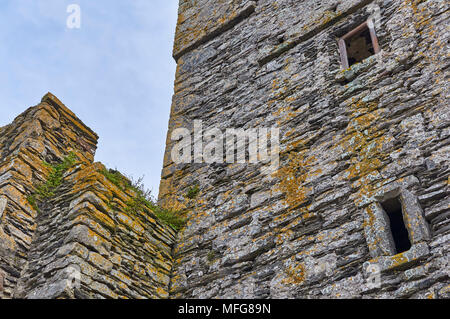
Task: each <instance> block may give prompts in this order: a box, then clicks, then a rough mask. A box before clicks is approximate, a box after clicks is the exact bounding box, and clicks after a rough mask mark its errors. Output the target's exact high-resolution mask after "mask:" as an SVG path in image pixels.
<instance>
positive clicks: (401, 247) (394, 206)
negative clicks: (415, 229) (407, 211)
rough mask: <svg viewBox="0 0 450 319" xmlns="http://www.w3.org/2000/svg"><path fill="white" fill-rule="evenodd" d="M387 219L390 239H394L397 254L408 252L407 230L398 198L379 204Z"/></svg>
mask: <svg viewBox="0 0 450 319" xmlns="http://www.w3.org/2000/svg"><path fill="white" fill-rule="evenodd" d="M381 206H382V207H383V209H384V211H385V212H386V214H387V216H388V217H389V222H390V227H391V233H392V238H393V239H394V244H395V250H396V253H397V254H401V253H403V252H405V251H408V250H409V249H410V248H411V241H410V240H409V233H408V229H407V228H406V225H405V222H404V220H403V211H402V203H401V202H400V199H399V198H398V197H395V198H392V199H389V200H387V201H385V202H384V203H382V204H381Z"/></svg>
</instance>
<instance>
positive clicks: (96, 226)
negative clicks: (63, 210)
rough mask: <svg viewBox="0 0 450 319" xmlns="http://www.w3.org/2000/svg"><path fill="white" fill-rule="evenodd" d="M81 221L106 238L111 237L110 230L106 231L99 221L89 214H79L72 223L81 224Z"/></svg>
mask: <svg viewBox="0 0 450 319" xmlns="http://www.w3.org/2000/svg"><path fill="white" fill-rule="evenodd" d="M79 223H81V224H85V225H86V226H88V227H89V228H91V229H92V230H94V231H95V232H97V233H98V234H100V235H101V236H102V237H104V238H106V239H110V238H111V234H110V233H109V232H108V231H106V230H105V229H104V228H103V227H102V226H101V225H100V224H99V223H97V222H95V221H93V220H92V219H90V218H89V217H88V216H85V215H80V216H77V217H76V218H75V219H74V221H73V223H72V224H79Z"/></svg>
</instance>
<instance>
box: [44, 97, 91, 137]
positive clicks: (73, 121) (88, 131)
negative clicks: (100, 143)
mask: <svg viewBox="0 0 450 319" xmlns="http://www.w3.org/2000/svg"><path fill="white" fill-rule="evenodd" d="M42 103H49V104H51V105H56V106H58V107H59V108H58V111H60V113H61V116H63V117H64V118H66V119H67V120H69V122H70V123H71V124H72V125H74V126H75V127H76V128H78V129H79V130H81V131H82V132H83V133H84V134H86V135H87V136H89V137H90V138H91V139H92V140H94V141H97V139H98V135H97V134H96V133H95V132H93V131H92V130H91V129H90V128H89V127H87V126H86V125H84V124H83V122H81V120H79V119H78V118H77V117H76V115H75V114H74V113H73V112H72V111H71V110H69V109H68V108H67V107H66V106H65V105H64V104H63V103H62V102H61V101H60V100H59V99H58V98H57V97H56V96H54V95H53V94H51V93H47V94H46V95H45V96H44V97H43V98H42Z"/></svg>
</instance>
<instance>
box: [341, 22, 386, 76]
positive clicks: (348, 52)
mask: <svg viewBox="0 0 450 319" xmlns="http://www.w3.org/2000/svg"><path fill="white" fill-rule="evenodd" d="M339 51H340V54H341V62H342V67H343V68H344V69H347V68H349V67H350V66H352V65H354V64H356V63H359V62H362V61H363V60H365V59H367V58H368V57H370V56H372V55H374V54H377V53H379V52H380V46H379V44H378V39H377V36H376V33H375V28H374V25H373V22H372V21H371V20H368V21H366V22H364V23H363V24H361V25H360V26H358V27H357V28H355V29H353V30H352V31H350V32H349V33H347V34H346V35H344V36H343V37H342V38H341V39H339Z"/></svg>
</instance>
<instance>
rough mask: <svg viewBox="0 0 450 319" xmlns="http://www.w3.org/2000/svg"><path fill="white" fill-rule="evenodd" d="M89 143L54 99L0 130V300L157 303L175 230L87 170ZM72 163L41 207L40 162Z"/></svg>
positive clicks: (95, 169) (86, 132)
mask: <svg viewBox="0 0 450 319" xmlns="http://www.w3.org/2000/svg"><path fill="white" fill-rule="evenodd" d="M97 138H98V137H97V135H96V134H95V133H94V132H92V131H91V130H90V129H89V128H88V127H86V126H85V125H84V124H83V123H82V122H81V121H80V120H79V119H78V118H77V117H76V116H75V115H74V114H73V113H72V112H71V111H70V110H69V109H68V108H67V107H65V106H64V105H63V104H62V103H61V102H60V101H59V100H58V99H57V98H56V97H55V96H53V95H52V94H47V95H46V96H45V97H44V98H43V99H42V102H41V103H40V104H39V105H37V106H35V107H31V108H29V109H28V110H27V111H25V112H24V113H23V114H21V115H20V116H18V117H17V118H16V119H15V120H14V122H13V123H12V124H10V125H7V126H5V127H2V128H0V151H1V158H0V298H166V297H168V291H169V281H170V274H171V268H172V255H171V251H172V245H173V244H174V240H175V231H174V230H173V229H172V228H171V227H169V226H167V225H166V224H165V223H163V222H161V221H159V220H158V219H157V218H156V217H155V215H154V213H153V212H152V211H151V210H149V209H140V210H134V211H130V210H129V209H127V205H128V203H129V201H130V200H131V199H133V198H135V197H136V193H135V191H133V190H132V189H123V188H121V187H119V186H120V185H115V184H114V183H112V182H111V181H110V180H109V179H108V178H106V177H105V175H104V174H102V173H101V172H102V171H104V170H105V169H106V168H105V167H104V166H103V165H102V164H100V163H94V162H93V160H94V153H95V149H96V145H97ZM68 154H74V155H75V156H76V157H77V161H76V163H75V165H74V166H73V167H70V169H68V170H67V172H65V174H64V175H63V179H62V183H61V185H60V186H58V188H57V189H56V190H55V191H54V194H53V195H52V196H51V197H50V198H46V199H45V200H44V201H41V202H39V203H33V201H32V200H31V199H30V198H32V195H33V194H34V193H35V192H36V187H37V185H40V184H42V183H45V181H46V180H47V179H48V178H49V177H48V176H49V174H51V167H50V166H49V165H48V164H47V163H58V162H61V161H62V160H63V159H64V158H65V157H66V156H68Z"/></svg>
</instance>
